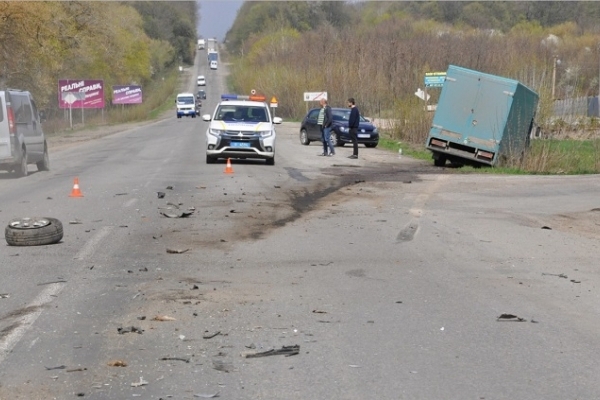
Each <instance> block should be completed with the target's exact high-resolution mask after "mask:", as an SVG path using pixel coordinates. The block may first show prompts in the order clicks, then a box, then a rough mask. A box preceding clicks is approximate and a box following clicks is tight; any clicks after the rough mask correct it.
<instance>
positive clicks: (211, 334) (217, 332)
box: [202, 331, 221, 339]
mask: <svg viewBox="0 0 600 400" xmlns="http://www.w3.org/2000/svg"><path fill="white" fill-rule="evenodd" d="M220 334H221V331H216V332H215V333H209V334H206V335H203V336H202V339H212V338H214V337H215V336H218V335H220Z"/></svg>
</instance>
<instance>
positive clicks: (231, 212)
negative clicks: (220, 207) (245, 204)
mask: <svg viewBox="0 0 600 400" xmlns="http://www.w3.org/2000/svg"><path fill="white" fill-rule="evenodd" d="M229 213H230V214H241V213H242V212H241V211H235V210H229Z"/></svg>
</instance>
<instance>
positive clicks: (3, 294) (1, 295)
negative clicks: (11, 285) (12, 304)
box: [0, 293, 10, 299]
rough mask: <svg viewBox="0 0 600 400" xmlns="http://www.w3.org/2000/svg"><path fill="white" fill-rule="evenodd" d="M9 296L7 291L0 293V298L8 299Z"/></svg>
mask: <svg viewBox="0 0 600 400" xmlns="http://www.w3.org/2000/svg"><path fill="white" fill-rule="evenodd" d="M9 297H10V294H8V293H0V299H8V298H9Z"/></svg>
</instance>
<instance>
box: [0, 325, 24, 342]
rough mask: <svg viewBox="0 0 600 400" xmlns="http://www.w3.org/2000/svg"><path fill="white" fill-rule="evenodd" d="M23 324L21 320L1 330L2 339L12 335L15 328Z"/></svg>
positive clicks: (0, 337)
mask: <svg viewBox="0 0 600 400" xmlns="http://www.w3.org/2000/svg"><path fill="white" fill-rule="evenodd" d="M20 326H21V323H20V322H15V323H14V324H12V325H10V326H7V327H6V328H4V329H2V330H0V339H2V338H5V337H6V336H8V335H10V334H11V333H12V332H13V331H14V330H15V329H17V328H18V327H20Z"/></svg>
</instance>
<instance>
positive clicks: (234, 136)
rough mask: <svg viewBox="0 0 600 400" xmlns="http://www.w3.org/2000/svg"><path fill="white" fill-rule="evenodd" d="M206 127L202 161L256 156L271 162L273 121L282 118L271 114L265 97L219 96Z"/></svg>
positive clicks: (207, 117) (212, 161) (273, 141)
mask: <svg viewBox="0 0 600 400" xmlns="http://www.w3.org/2000/svg"><path fill="white" fill-rule="evenodd" d="M202 119H203V120H204V121H207V122H209V126H208V129H207V130H206V143H207V148H206V163H207V164H211V163H214V162H215V161H216V160H217V159H219V158H243V159H245V158H257V159H263V160H265V161H266V163H267V165H275V136H276V135H275V124H281V122H282V119H281V118H279V117H273V118H272V117H271V113H270V112H269V107H268V105H267V103H265V97H264V96H259V95H251V96H242V95H236V94H224V95H221V102H220V103H219V104H218V105H217V107H216V108H215V112H214V114H213V116H212V117H211V115H210V114H205V115H203V116H202Z"/></svg>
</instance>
